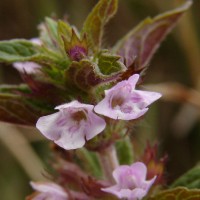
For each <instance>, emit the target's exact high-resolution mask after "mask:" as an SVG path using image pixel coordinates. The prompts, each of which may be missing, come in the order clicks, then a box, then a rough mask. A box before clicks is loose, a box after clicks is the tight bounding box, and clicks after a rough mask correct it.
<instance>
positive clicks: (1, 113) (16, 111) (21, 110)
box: [0, 93, 41, 125]
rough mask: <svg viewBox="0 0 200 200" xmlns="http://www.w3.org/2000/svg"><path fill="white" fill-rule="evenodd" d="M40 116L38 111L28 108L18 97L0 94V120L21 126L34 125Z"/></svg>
mask: <svg viewBox="0 0 200 200" xmlns="http://www.w3.org/2000/svg"><path fill="white" fill-rule="evenodd" d="M39 116H41V112H40V111H36V110H34V109H33V108H32V107H31V106H28V105H27V104H26V103H25V101H24V99H23V98H22V97H20V96H18V95H14V94H8V93H0V120H1V121H5V122H10V123H17V124H22V125H34V124H35V122H36V121H37V119H38V118H39Z"/></svg>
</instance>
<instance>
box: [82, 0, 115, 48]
mask: <svg viewBox="0 0 200 200" xmlns="http://www.w3.org/2000/svg"><path fill="white" fill-rule="evenodd" d="M117 6H118V0H99V2H98V3H97V5H96V6H95V7H94V9H93V10H92V12H91V13H90V14H89V15H88V17H87V19H86V21H85V23H84V25H83V30H82V35H84V34H86V36H87V39H88V43H89V46H90V47H91V49H92V50H93V51H97V50H98V49H99V48H100V46H101V40H102V36H103V28H104V26H105V25H106V23H107V22H108V21H109V20H110V18H111V17H112V16H113V15H114V14H115V13H116V11H117Z"/></svg>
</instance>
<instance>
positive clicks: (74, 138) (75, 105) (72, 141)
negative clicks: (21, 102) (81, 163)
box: [36, 101, 106, 150]
mask: <svg viewBox="0 0 200 200" xmlns="http://www.w3.org/2000/svg"><path fill="white" fill-rule="evenodd" d="M93 108H94V106H93V105H88V104H82V103H79V102H78V101H72V102H71V103H66V104H63V105H60V106H57V107H56V109H58V110H59V112H57V113H54V114H51V115H47V116H43V117H41V118H39V120H38V121H37V124H36V127H37V128H38V129H39V130H40V131H41V133H42V134H43V135H44V136H45V137H47V138H48V139H50V140H53V141H54V142H55V143H56V144H57V145H59V146H60V147H62V148H64V149H66V150H69V149H77V148H80V147H82V146H83V145H84V144H85V140H90V139H92V138H93V137H95V136H96V135H97V134H99V133H100V132H102V131H103V130H104V128H105V126H106V123H105V121H104V120H103V119H102V118H100V117H99V116H98V115H96V114H95V113H94V112H93Z"/></svg>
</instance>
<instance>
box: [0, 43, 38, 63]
mask: <svg viewBox="0 0 200 200" xmlns="http://www.w3.org/2000/svg"><path fill="white" fill-rule="evenodd" d="M40 56H41V55H40V54H39V51H38V49H37V46H36V45H35V44H33V43H32V42H30V41H28V40H10V41H1V42H0V62H8V63H11V62H16V61H30V60H35V59H38V58H39V57H40Z"/></svg>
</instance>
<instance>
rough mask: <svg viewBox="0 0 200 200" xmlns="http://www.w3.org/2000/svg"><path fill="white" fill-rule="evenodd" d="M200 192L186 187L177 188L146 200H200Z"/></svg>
mask: <svg viewBox="0 0 200 200" xmlns="http://www.w3.org/2000/svg"><path fill="white" fill-rule="evenodd" d="M199 199H200V190H199V189H193V190H189V189H187V188H184V187H177V188H174V189H169V190H164V191H162V192H160V193H158V194H156V195H155V196H154V197H149V198H147V199H146V200H199Z"/></svg>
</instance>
